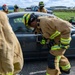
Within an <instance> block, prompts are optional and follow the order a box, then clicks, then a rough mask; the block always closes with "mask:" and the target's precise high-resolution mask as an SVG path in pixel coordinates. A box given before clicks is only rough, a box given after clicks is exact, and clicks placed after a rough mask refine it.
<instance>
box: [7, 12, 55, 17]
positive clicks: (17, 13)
mask: <svg viewBox="0 0 75 75" xmlns="http://www.w3.org/2000/svg"><path fill="white" fill-rule="evenodd" d="M25 13H29V14H31V13H35V14H36V15H40V16H54V15H53V14H48V13H42V12H34V11H33V12H13V13H9V14H7V16H8V17H9V18H10V17H14V16H20V15H24V14H25Z"/></svg>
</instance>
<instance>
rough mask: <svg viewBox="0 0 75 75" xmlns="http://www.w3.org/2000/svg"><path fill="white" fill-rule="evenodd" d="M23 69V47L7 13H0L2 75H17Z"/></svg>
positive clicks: (0, 66) (0, 62)
mask: <svg viewBox="0 0 75 75" xmlns="http://www.w3.org/2000/svg"><path fill="white" fill-rule="evenodd" d="M22 68H23V54H22V49H21V46H20V44H19V42H18V40H17V37H16V35H15V34H14V32H13V30H12V28H11V25H10V24H9V22H8V17H7V15H6V13H4V12H3V11H0V75H16V74H18V73H19V72H20V71H21V70H22Z"/></svg>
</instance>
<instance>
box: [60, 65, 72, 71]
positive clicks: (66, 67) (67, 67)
mask: <svg viewBox="0 0 75 75" xmlns="http://www.w3.org/2000/svg"><path fill="white" fill-rule="evenodd" d="M61 68H62V70H67V69H70V68H71V65H70V64H67V65H66V66H61Z"/></svg>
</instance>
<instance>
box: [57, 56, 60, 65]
mask: <svg viewBox="0 0 75 75" xmlns="http://www.w3.org/2000/svg"><path fill="white" fill-rule="evenodd" d="M56 59H57V61H58V63H57V65H58V66H59V61H60V59H61V56H56Z"/></svg>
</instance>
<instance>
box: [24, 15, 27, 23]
mask: <svg viewBox="0 0 75 75" xmlns="http://www.w3.org/2000/svg"><path fill="white" fill-rule="evenodd" d="M26 15H27V14H24V16H23V23H24V24H25V16H26Z"/></svg>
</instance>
